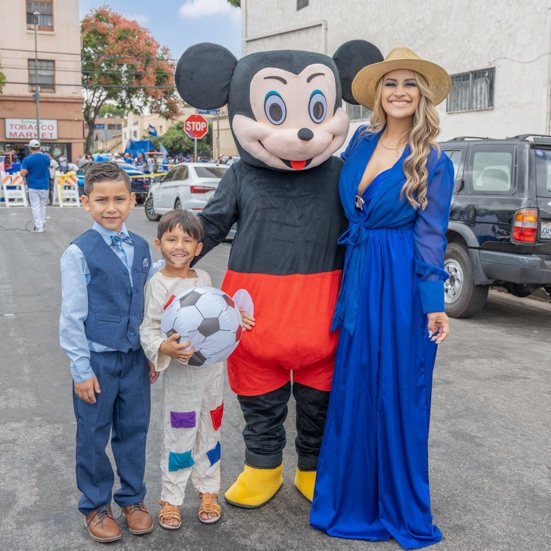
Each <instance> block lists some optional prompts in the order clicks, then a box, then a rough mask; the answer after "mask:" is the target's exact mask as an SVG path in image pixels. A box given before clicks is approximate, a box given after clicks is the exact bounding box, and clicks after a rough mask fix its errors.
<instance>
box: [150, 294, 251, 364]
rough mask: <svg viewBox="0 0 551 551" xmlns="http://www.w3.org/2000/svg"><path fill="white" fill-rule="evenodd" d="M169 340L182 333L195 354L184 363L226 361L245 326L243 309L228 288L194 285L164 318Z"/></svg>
mask: <svg viewBox="0 0 551 551" xmlns="http://www.w3.org/2000/svg"><path fill="white" fill-rule="evenodd" d="M161 332H162V335H163V337H164V338H165V339H167V338H169V337H170V336H171V335H174V333H180V342H181V343H185V342H187V341H190V342H191V346H193V347H194V348H195V353H194V354H193V356H192V357H191V359H190V360H189V361H188V362H187V364H186V363H184V362H181V363H184V365H189V366H192V367H203V366H204V365H209V364H213V363H216V362H221V361H223V360H225V359H226V358H227V357H228V356H230V354H231V353H232V352H233V351H234V350H235V349H236V348H237V345H238V344H239V340H240V339H241V334H242V332H243V328H242V326H241V313H240V312H239V308H238V307H237V306H236V304H235V303H234V301H233V299H232V298H231V297H229V296H228V295H227V294H226V293H224V291H221V290H220V289H215V288H214V287H191V288H190V289H186V290H185V291H184V292H182V293H180V294H179V295H178V296H176V297H175V298H174V299H173V300H172V302H171V303H170V304H169V306H167V308H166V310H165V312H164V314H163V317H162V319H161Z"/></svg>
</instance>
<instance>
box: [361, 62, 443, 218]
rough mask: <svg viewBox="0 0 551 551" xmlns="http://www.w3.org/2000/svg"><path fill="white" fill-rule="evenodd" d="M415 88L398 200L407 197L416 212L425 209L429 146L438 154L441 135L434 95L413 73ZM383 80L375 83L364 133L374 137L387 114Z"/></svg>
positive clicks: (382, 125) (381, 126) (421, 78)
mask: <svg viewBox="0 0 551 551" xmlns="http://www.w3.org/2000/svg"><path fill="white" fill-rule="evenodd" d="M415 78H416V80H417V86H418V87H419V92H420V97H419V105H418V106H417V109H416V110H415V114H414V115H413V123H412V125H411V129H410V131H409V133H408V142H409V146H410V148H411V154H410V155H409V156H408V157H407V158H406V160H405V161H404V165H403V168H404V173H405V175H406V183H405V184H404V186H403V187H402V191H401V192H400V198H402V197H403V196H404V194H405V195H406V198H407V200H408V201H409V202H410V204H411V205H412V206H413V207H414V208H416V209H418V208H421V210H424V209H425V207H426V206H427V203H428V201H427V181H428V177H429V174H428V171H427V159H428V157H429V153H430V146H431V145H432V146H434V147H435V148H436V149H437V150H438V153H440V147H439V146H438V144H437V143H436V137H437V136H438V134H439V133H440V128H439V125H440V117H439V116H438V112H437V111H436V108H435V107H434V103H433V99H434V95H433V92H432V90H431V89H430V88H429V86H428V84H427V81H426V80H425V79H424V77H423V76H422V75H420V74H419V73H417V72H416V73H415ZM383 80H384V77H383V78H382V79H381V80H380V81H379V83H378V84H377V97H376V99H375V107H374V108H373V113H372V115H371V123H370V125H369V126H368V127H367V128H366V130H365V131H366V132H368V133H370V134H375V133H377V132H380V131H381V130H382V129H383V128H384V126H385V124H386V113H385V110H384V109H383V104H382V102H381V92H382V89H383Z"/></svg>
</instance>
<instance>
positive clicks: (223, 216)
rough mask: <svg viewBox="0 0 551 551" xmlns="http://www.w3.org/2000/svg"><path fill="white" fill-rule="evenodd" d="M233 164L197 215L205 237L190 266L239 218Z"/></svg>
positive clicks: (210, 248)
mask: <svg viewBox="0 0 551 551" xmlns="http://www.w3.org/2000/svg"><path fill="white" fill-rule="evenodd" d="M234 166H235V165H232V166H230V168H229V169H228V170H227V171H226V173H225V174H224V176H223V177H222V179H221V180H220V183H219V184H218V188H217V190H216V192H215V193H214V197H213V198H212V199H211V200H210V201H209V202H208V203H207V206H206V207H205V208H204V209H203V212H202V213H201V214H199V215H198V216H199V218H200V219H201V222H203V227H204V229H205V238H204V239H203V250H202V251H201V254H200V255H199V256H198V257H197V258H195V260H194V261H193V262H192V264H191V265H192V266H193V265H194V264H195V263H196V262H197V261H198V260H200V259H201V258H203V257H204V256H205V255H206V254H207V253H208V252H210V251H212V249H214V247H216V245H219V244H220V243H222V241H224V239H226V237H227V235H228V233H229V232H230V229H231V227H232V226H233V225H234V224H235V223H236V222H237V220H238V218H239V210H238V206H237V190H236V181H235V169H234Z"/></svg>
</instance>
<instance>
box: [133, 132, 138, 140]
mask: <svg viewBox="0 0 551 551" xmlns="http://www.w3.org/2000/svg"><path fill="white" fill-rule="evenodd" d="M132 135H133V136H134V139H135V140H137V139H138V131H137V130H132Z"/></svg>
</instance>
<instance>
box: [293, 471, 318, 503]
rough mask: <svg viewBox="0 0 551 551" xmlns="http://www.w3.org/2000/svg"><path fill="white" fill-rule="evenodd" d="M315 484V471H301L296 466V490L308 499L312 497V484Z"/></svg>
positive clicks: (310, 499)
mask: <svg viewBox="0 0 551 551" xmlns="http://www.w3.org/2000/svg"><path fill="white" fill-rule="evenodd" d="M315 485H316V471H301V470H300V469H299V468H298V467H297V474H296V476H295V486H296V487H297V488H298V491H299V492H300V493H301V494H302V495H303V496H304V497H305V498H306V499H307V500H308V501H312V500H313V499H314V486H315Z"/></svg>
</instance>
